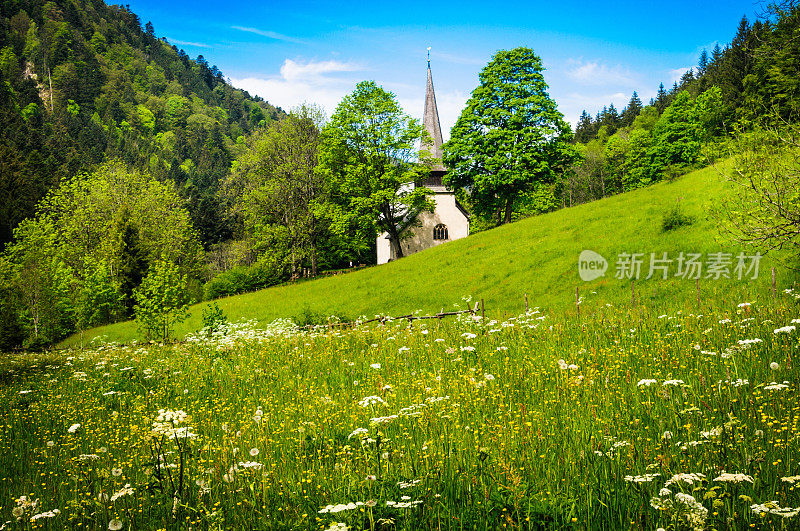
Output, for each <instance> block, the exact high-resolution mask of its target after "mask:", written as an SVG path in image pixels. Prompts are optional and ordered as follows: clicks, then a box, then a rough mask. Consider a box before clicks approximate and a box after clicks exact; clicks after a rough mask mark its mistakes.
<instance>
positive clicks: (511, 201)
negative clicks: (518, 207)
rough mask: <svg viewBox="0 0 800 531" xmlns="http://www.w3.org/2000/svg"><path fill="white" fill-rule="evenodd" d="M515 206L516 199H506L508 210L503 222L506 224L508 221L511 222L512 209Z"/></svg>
mask: <svg viewBox="0 0 800 531" xmlns="http://www.w3.org/2000/svg"><path fill="white" fill-rule="evenodd" d="M513 207H514V199H513V198H508V199H506V212H505V216H504V218H503V224H504V225H505V224H506V223H510V222H511V211H512V210H513Z"/></svg>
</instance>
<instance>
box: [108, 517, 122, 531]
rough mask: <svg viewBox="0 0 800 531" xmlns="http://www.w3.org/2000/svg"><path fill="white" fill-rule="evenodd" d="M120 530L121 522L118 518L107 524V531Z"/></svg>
mask: <svg viewBox="0 0 800 531" xmlns="http://www.w3.org/2000/svg"><path fill="white" fill-rule="evenodd" d="M120 529H122V520H120V519H119V518H114V519H113V520H111V521H110V522H109V523H108V530H109V531H119V530H120Z"/></svg>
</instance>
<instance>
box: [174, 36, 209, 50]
mask: <svg viewBox="0 0 800 531" xmlns="http://www.w3.org/2000/svg"><path fill="white" fill-rule="evenodd" d="M167 40H168V41H169V43H170V44H177V45H178V46H194V47H196V48H213V46H211V45H210V44H205V43H202V42H192V41H179V40H178V39H170V38H169V37H167Z"/></svg>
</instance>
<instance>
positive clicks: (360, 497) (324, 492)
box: [0, 294, 800, 531]
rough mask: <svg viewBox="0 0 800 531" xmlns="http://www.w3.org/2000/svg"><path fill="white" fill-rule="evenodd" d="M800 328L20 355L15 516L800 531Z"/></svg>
mask: <svg viewBox="0 0 800 531" xmlns="http://www.w3.org/2000/svg"><path fill="white" fill-rule="evenodd" d="M789 295H791V294H789ZM582 311H583V310H582ZM797 319H800V308H798V306H797V303H796V302H795V299H794V298H793V296H792V297H788V296H785V298H784V299H779V300H778V301H777V302H775V303H772V302H770V303H761V302H758V301H757V300H756V299H755V298H753V299H751V300H750V302H748V304H747V305H744V306H739V305H737V304H731V305H729V306H724V307H722V308H717V309H712V308H709V309H707V310H706V311H704V312H703V313H702V314H701V313H693V312H692V311H690V310H685V309H684V310H678V311H674V310H673V311H667V312H666V313H665V312H664V311H659V312H649V311H644V310H643V311H642V312H641V313H639V314H636V315H635V318H634V317H633V316H632V315H631V314H629V313H628V310H627V309H626V310H617V309H616V308H613V307H605V308H604V309H603V314H602V316H599V317H597V318H595V317H592V316H587V315H584V316H583V317H582V318H581V320H580V321H578V320H577V318H576V317H574V316H558V315H550V314H546V313H545V312H543V311H542V310H541V309H538V308H535V309H533V310H530V311H528V312H526V313H524V314H522V315H518V316H512V317H508V318H504V319H499V318H487V319H482V318H481V317H480V316H478V315H470V314H462V315H460V316H459V317H458V319H453V320H451V321H449V322H447V321H441V322H434V321H427V322H415V323H414V324H413V326H410V325H409V323H408V322H407V321H399V320H398V321H395V322H385V323H375V324H374V325H373V324H370V325H363V326H358V327H354V328H350V329H346V330H327V329H325V330H323V329H316V330H314V329H311V330H301V329H299V328H297V327H296V326H294V324H293V323H291V322H290V321H287V320H281V321H276V322H274V323H271V324H269V325H267V326H265V327H264V328H259V327H258V326H257V324H256V323H253V322H247V323H233V324H227V325H225V326H222V327H219V328H217V329H215V330H213V331H208V330H206V331H201V332H199V333H198V334H195V335H193V336H191V337H189V338H187V341H185V342H183V343H178V344H174V345H154V344H146V345H142V344H138V345H102V344H96V345H94V346H93V347H92V348H90V349H85V350H78V351H73V352H70V353H67V354H64V353H45V354H18V355H14V356H8V357H7V358H5V359H4V361H3V365H1V366H0V374H2V375H3V376H4V378H3V379H2V380H0V382H2V383H0V395H1V396H0V408H2V412H3V413H2V415H3V417H2V419H0V421H1V423H2V425H3V426H6V427H7V428H6V429H3V430H0V449H2V451H0V522H8V523H7V524H6V525H7V527H6V529H9V528H12V526H17V527H19V528H32V529H64V528H71V529H102V530H105V529H189V528H191V529H250V528H262V527H264V528H292V529H313V530H319V531H322V530H326V529H327V530H343V529H351V530H362V529H370V530H372V529H381V530H384V529H387V530H388V529H397V530H400V529H403V530H412V529H434V528H435V529H502V528H520V529H528V528H565V529H566V528H574V529H618V528H634V529H638V528H642V529H657V528H663V529H670V530H678V529H712V528H715V529H733V528H735V529H744V528H751V527H755V528H762V529H771V528H774V529H792V528H797V527H798V526H800V515H799V514H798V513H800V400H798V398H800V396H799V395H798V379H799V378H798V376H799V375H800V373H799V372H798V368H797V362H796V358H797V352H798V349H800V337H799V336H800V335H799V334H797V331H796V330H795V329H793V327H795V326H796V325H797V324H798V322H795V320H797ZM3 500H5V501H3Z"/></svg>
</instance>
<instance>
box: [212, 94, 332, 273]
mask: <svg viewBox="0 0 800 531" xmlns="http://www.w3.org/2000/svg"><path fill="white" fill-rule="evenodd" d="M323 120H324V116H323V112H322V110H321V109H320V108H318V107H313V106H307V105H303V106H301V107H299V108H297V109H294V110H293V111H292V112H291V113H290V114H289V116H288V117H287V118H285V119H283V120H281V121H278V122H272V123H271V124H270V125H269V126H268V127H267V128H265V129H263V130H261V131H257V132H256V133H255V134H254V135H253V136H252V137H251V138H249V139H248V140H247V149H246V151H245V152H244V153H243V154H242V155H241V156H240V157H239V158H238V159H237V160H236V164H235V169H234V172H233V174H232V175H231V176H230V177H229V179H228V181H227V183H226V187H225V188H226V194H227V195H228V196H229V198H230V199H229V200H230V202H231V205H232V207H233V211H234V212H235V213H236V214H237V215H238V216H239V217H240V218H241V219H242V222H243V224H244V229H245V231H246V232H247V233H248V234H250V235H251V236H255V237H256V239H259V238H258V235H261V236H262V238H261V241H260V242H258V243H257V244H256V245H257V246H258V245H260V246H261V247H262V248H263V247H264V246H265V245H266V241H264V238H263V236H264V235H265V234H266V233H270V234H273V235H274V234H276V233H278V232H279V231H277V230H276V229H277V228H282V229H285V230H284V231H282V232H280V233H282V234H283V235H284V236H285V237H286V239H287V240H288V241H287V242H286V248H287V249H288V251H289V253H288V256H287V257H286V260H287V261H288V263H289V266H290V267H291V271H292V276H293V277H296V276H297V275H298V274H299V268H300V266H301V264H302V263H303V262H304V261H306V260H307V261H308V263H309V265H310V267H311V273H312V274H313V275H316V274H317V269H318V265H319V258H320V247H321V245H322V243H323V242H322V239H323V238H324V237H326V236H327V235H328V230H327V228H328V226H329V222H328V219H327V215H326V208H325V204H326V203H327V200H328V196H329V194H328V187H327V185H326V182H325V179H324V178H323V175H322V174H321V173H320V172H318V171H317V159H318V150H319V143H320V129H319V128H320V126H321V125H322V122H323ZM281 258H283V257H281Z"/></svg>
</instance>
